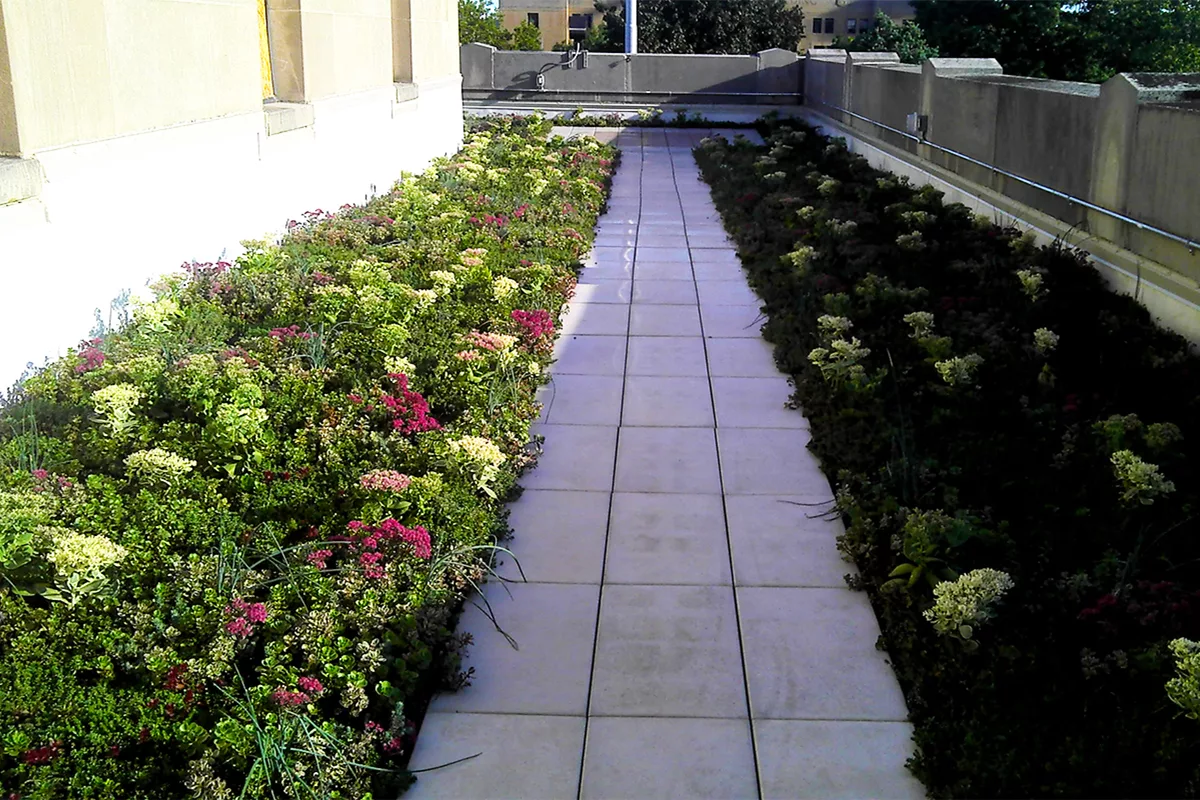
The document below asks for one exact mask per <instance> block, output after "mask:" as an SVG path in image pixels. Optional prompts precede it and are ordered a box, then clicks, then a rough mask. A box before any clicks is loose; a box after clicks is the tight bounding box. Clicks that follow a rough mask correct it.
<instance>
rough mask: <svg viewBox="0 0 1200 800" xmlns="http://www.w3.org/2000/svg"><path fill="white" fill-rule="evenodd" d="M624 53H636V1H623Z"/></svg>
mask: <svg viewBox="0 0 1200 800" xmlns="http://www.w3.org/2000/svg"><path fill="white" fill-rule="evenodd" d="M625 52H626V53H636V52H637V0H625Z"/></svg>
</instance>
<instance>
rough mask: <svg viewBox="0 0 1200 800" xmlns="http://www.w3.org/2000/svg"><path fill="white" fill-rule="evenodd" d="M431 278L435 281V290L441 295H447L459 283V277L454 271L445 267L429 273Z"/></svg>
mask: <svg viewBox="0 0 1200 800" xmlns="http://www.w3.org/2000/svg"><path fill="white" fill-rule="evenodd" d="M429 279H430V280H431V281H433V290H434V291H435V292H437V294H438V296H439V297H445V296H447V295H448V294H450V292H451V291H453V289H454V284H456V283H458V279H457V278H455V277H454V273H453V272H449V271H447V270H444V269H435V270H434V271H433V272H430V273H429Z"/></svg>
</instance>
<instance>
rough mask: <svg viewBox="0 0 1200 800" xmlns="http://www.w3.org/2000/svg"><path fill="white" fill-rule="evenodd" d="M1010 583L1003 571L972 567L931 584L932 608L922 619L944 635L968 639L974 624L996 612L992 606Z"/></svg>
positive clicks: (1007, 588) (989, 617)
mask: <svg viewBox="0 0 1200 800" xmlns="http://www.w3.org/2000/svg"><path fill="white" fill-rule="evenodd" d="M1013 585H1014V584H1013V580H1012V578H1011V577H1009V575H1008V573H1006V572H1001V571H999V570H995V569H991V568H988V567H985V568H983V569H974V570H971V571H970V572H967V573H965V574H963V575H960V576H958V579H957V580H953V581H943V582H942V583H939V584H938V585H937V586H935V587H934V589H933V598H934V600H933V608H930V609H928V610H926V611H925V614H924V616H925V619H927V620H929V622H930V623H932V624H933V627H934V630H936V631H937V632H938V633H940V634H942V635H943V636H960V637H962V638H963V639H970V638H971V636H972V635H973V634H974V632H975V626H976V625H979V624H981V623H984V622H987V621H988V620H989V619H991V618H992V617H993V616H995V612H994V611H993V609H992V606H993V605H994V604H995V603H996V602H997V601H999V600H1000V598H1001V597H1003V596H1004V594H1005V593H1006V592H1007V591H1008V590H1009V589H1011V588H1013Z"/></svg>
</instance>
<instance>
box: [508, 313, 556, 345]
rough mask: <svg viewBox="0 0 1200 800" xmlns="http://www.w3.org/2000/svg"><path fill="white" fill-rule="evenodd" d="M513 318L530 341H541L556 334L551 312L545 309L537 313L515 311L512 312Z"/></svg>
mask: <svg viewBox="0 0 1200 800" xmlns="http://www.w3.org/2000/svg"><path fill="white" fill-rule="evenodd" d="M512 318H513V321H514V322H516V323H517V324H518V325H520V326H521V328H523V329H524V331H525V335H526V336H527V337H528V338H530V339H540V338H541V337H543V336H546V335H547V334H553V333H554V318H553V317H551V316H550V312H549V311H545V310H544V309H537V310H535V311H522V310H521V309H515V310H514V311H513V312H512Z"/></svg>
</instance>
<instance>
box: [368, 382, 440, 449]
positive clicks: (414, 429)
mask: <svg viewBox="0 0 1200 800" xmlns="http://www.w3.org/2000/svg"><path fill="white" fill-rule="evenodd" d="M388 377H389V378H391V379H392V380H394V381H395V382H396V386H397V388H398V389H399V393H398V394H395V395H390V394H385V395H383V397H381V398H380V402H381V403H382V404H383V406H384V408H386V409H387V410H388V412H389V413H390V414H391V415H392V427H393V428H394V429H395V430H397V431H399V432H400V433H403V434H405V435H409V434H413V433H422V432H424V431H436V430H440V429H441V427H442V426H441V424H440V423H439V422H438V421H437V420H436V419H434V418H433V417H432V416H430V414H429V403H428V401H426V400H425V398H424V397H422V396H421V393H420V392H414V391H412V390H411V389H409V388H408V376H407V375H404V374H399V373H393V374H391V375H389V376H388Z"/></svg>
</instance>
